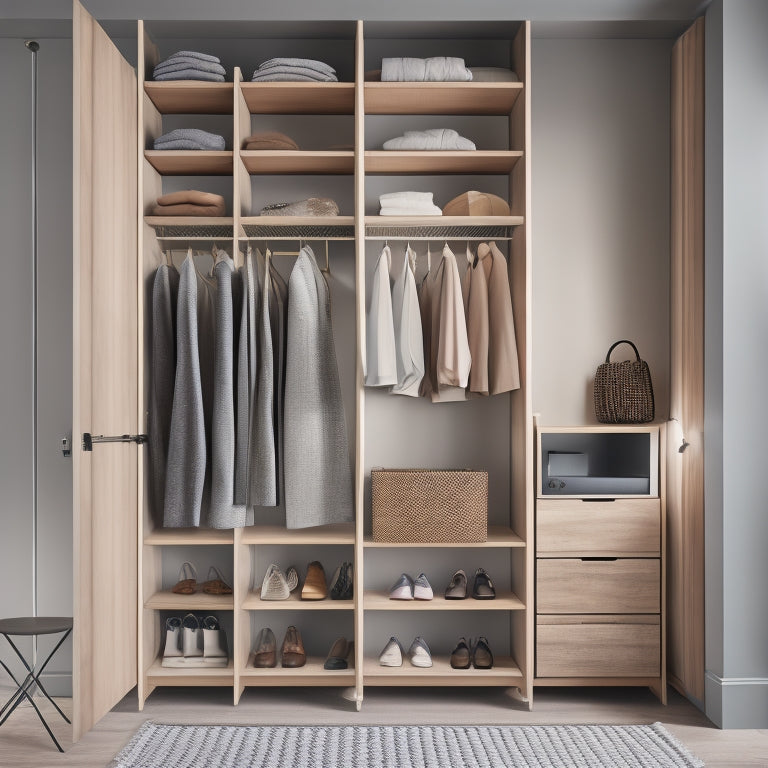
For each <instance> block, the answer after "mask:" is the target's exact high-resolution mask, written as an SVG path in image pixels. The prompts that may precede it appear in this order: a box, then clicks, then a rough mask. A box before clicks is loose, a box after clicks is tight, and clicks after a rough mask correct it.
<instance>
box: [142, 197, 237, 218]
mask: <svg viewBox="0 0 768 768" xmlns="http://www.w3.org/2000/svg"><path fill="white" fill-rule="evenodd" d="M152 215H153V216H225V215H226V214H225V209H224V202H223V201H222V203H221V205H194V204H192V203H178V204H177V205H156V206H155V207H154V210H153V211H152Z"/></svg>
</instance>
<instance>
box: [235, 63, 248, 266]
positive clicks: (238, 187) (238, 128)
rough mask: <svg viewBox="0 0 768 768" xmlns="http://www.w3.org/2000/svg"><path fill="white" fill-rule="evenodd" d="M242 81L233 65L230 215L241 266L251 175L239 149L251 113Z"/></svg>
mask: <svg viewBox="0 0 768 768" xmlns="http://www.w3.org/2000/svg"><path fill="white" fill-rule="evenodd" d="M242 82H243V73H242V71H241V69H240V67H235V75H234V104H233V108H232V117H233V120H234V126H233V131H232V154H233V158H232V160H233V169H234V170H233V173H234V190H233V196H232V209H233V210H232V215H233V216H234V238H235V245H234V248H233V250H234V253H233V254H232V255H233V258H234V259H235V265H236V266H238V267H240V266H242V264H241V262H240V256H239V252H238V250H239V249H238V245H239V241H238V238H240V237H243V236H244V235H245V232H244V230H243V225H242V223H241V219H242V218H243V216H250V214H251V175H250V174H249V173H248V171H247V169H246V168H245V165H244V164H243V161H242V159H241V157H240V149H241V148H242V146H243V140H244V139H245V138H246V137H247V136H250V134H251V113H250V110H249V109H248V105H247V104H246V103H245V97H244V96H243V90H242V88H241V87H240V84H241V83H242Z"/></svg>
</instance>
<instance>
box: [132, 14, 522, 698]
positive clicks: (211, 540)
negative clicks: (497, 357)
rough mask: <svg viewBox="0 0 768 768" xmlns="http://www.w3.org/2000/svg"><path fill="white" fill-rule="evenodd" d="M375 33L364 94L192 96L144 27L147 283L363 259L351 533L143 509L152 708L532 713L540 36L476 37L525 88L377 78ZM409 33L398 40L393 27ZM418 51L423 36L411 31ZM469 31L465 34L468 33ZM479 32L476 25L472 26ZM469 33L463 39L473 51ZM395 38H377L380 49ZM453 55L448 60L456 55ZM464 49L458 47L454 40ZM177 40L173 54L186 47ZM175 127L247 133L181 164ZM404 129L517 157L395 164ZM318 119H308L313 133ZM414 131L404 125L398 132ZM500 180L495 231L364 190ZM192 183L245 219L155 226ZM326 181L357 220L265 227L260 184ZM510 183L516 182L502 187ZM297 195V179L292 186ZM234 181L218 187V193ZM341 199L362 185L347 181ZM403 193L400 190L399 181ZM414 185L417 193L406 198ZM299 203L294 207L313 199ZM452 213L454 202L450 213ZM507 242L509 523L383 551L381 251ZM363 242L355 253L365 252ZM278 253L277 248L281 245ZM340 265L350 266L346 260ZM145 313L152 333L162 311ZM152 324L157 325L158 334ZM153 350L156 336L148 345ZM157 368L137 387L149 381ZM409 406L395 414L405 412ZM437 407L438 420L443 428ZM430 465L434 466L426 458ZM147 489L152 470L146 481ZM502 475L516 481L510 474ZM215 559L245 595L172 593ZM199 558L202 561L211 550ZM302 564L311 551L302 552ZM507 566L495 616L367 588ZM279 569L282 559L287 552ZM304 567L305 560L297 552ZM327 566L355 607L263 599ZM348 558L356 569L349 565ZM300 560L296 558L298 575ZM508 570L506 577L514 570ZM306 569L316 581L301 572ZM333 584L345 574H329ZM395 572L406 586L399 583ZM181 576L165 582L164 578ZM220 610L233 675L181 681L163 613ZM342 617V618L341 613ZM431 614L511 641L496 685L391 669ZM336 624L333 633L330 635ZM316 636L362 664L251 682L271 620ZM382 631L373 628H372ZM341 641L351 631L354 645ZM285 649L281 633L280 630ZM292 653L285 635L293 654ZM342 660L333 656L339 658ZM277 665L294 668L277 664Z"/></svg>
mask: <svg viewBox="0 0 768 768" xmlns="http://www.w3.org/2000/svg"><path fill="white" fill-rule="evenodd" d="M368 26H369V24H368V23H366V24H365V25H363V23H362V22H358V23H357V24H354V23H352V22H350V23H348V28H349V38H348V39H347V40H346V43H349V45H350V50H351V46H352V45H354V51H355V53H354V79H353V81H351V82H339V83H307V82H301V83H298V82H293V83H278V82H270V83H258V82H256V83H252V82H246V81H244V80H243V74H242V72H243V70H241V69H240V68H238V67H235V70H234V74H233V82H227V83H202V82H195V81H180V82H157V83H155V82H152V81H149V80H147V79H146V77H147V76H148V75H151V71H152V67H153V66H154V64H155V63H156V62H157V61H158V60H159V58H160V56H159V52H158V48H157V46H156V45H155V43H154V42H153V41H152V39H151V35H150V32H149V25H148V26H147V28H145V26H144V24H143V23H142V22H139V34H138V40H139V57H138V60H139V68H138V69H139V126H140V130H139V137H138V164H139V167H138V171H139V173H138V195H139V211H140V221H139V222H138V229H139V265H140V267H139V268H140V274H141V276H142V279H143V280H144V281H145V283H146V281H148V280H149V279H150V278H151V276H152V275H153V274H154V271H155V269H156V268H157V266H158V265H159V264H160V263H161V261H162V258H163V255H162V251H163V249H165V248H174V249H183V248H185V247H186V246H187V245H195V246H196V247H199V248H201V249H204V248H206V247H210V245H211V244H213V243H214V242H215V243H216V244H217V246H218V247H223V248H227V249H231V251H230V252H231V253H232V254H233V256H234V259H235V264H236V266H240V265H241V264H242V253H243V251H244V250H245V249H246V247H247V246H248V245H249V244H250V242H251V241H261V242H267V243H268V244H269V243H270V241H271V240H286V241H299V240H302V241H305V242H306V241H307V240H328V241H346V242H348V243H349V244H350V245H346V246H345V247H346V248H347V249H348V250H349V251H350V252H351V253H354V265H352V264H349V265H348V266H349V269H350V272H351V271H352V267H353V266H354V273H353V274H354V287H353V289H352V290H354V303H353V312H354V325H355V338H356V347H355V350H354V366H355V387H354V406H353V407H352V408H351V409H348V418H349V414H350V413H353V414H354V432H353V434H354V439H353V442H354V457H353V459H354V477H355V510H356V519H355V522H354V523H350V524H345V525H336V526H323V527H320V528H312V529H302V530H287V529H286V528H284V527H282V526H280V525H275V524H273V523H272V522H271V521H268V522H264V524H261V525H255V526H251V527H247V528H243V529H237V530H234V531H231V530H229V531H219V530H211V529H206V528H201V529H163V528H159V527H157V526H156V524H155V523H154V522H153V520H152V519H151V517H150V513H149V510H148V505H147V504H146V503H145V505H144V507H145V509H144V513H143V518H142V520H141V522H140V526H139V531H138V536H139V538H138V544H139V574H140V583H139V595H138V605H139V702H140V706H143V703H144V701H145V700H146V698H147V696H148V695H149V694H150V693H151V692H152V690H153V689H154V688H155V687H157V686H166V685H168V686H198V685H199V686H225V687H232V689H233V698H234V702H235V703H237V702H238V701H239V699H240V696H241V695H242V693H243V692H244V690H245V689H246V688H249V687H258V686H277V685H288V686H339V687H350V688H353V689H354V698H355V700H356V705H357V708H358V709H359V708H360V706H361V705H362V702H363V697H364V692H365V686H367V685H375V686H393V685H404V686H413V685H425V686H429V685H439V686H468V685H473V686H483V685H488V686H509V687H515V688H519V689H520V693H521V697H522V698H523V699H527V700H528V702H529V704H530V701H531V696H532V680H533V550H532V540H533V511H532V498H533V474H532V473H533V469H532V467H533V462H532V458H531V456H532V446H533V436H532V422H531V403H530V386H529V382H528V376H529V375H530V374H529V372H530V321H529V316H530V280H531V269H530V232H529V227H528V223H529V220H530V90H529V80H530V74H529V73H530V55H529V50H530V40H529V38H530V29H529V24H528V23H526V22H523V23H509V22H504V23H502V24H500V25H493V24H489V23H481V22H478V23H476V24H475V25H474V27H472V28H473V29H476V30H477V34H478V36H479V37H480V38H490V39H498V40H501V41H502V42H503V43H504V46H505V50H506V51H507V54H506V55H507V56H508V57H509V63H510V64H511V65H512V68H513V69H514V70H515V71H516V72H517V73H518V75H519V76H520V78H521V80H520V82H504V83H484V82H478V83H382V82H367V81H365V79H364V71H365V69H366V67H365V40H366V29H367V28H368ZM395 26H397V25H395ZM401 26H402V35H403V38H405V37H408V36H409V35H408V25H407V24H403V25H401ZM463 26H466V25H463ZM470 26H472V25H471V24H470ZM370 28H371V35H372V38H373V39H377V36H379V35H380V37H382V38H387V37H388V36H390V35H395V36H396V35H397V33H396V32H392V31H391V30H390V28H389V27H386V25H384V27H382V29H381V30H379V31H377V28H376V24H375V23H370ZM467 34H468V33H467V31H466V29H462V31H461V34H460V35H457V37H459V38H466V37H467ZM380 42H381V40H380V39H379V40H378V43H380ZM450 42H451V40H448V41H447V43H446V47H447V48H449V47H450ZM453 42H455V41H453ZM177 43H178V41H177V40H176V41H174V45H176V44H177ZM164 115H191V116H195V115H229V116H231V119H232V137H233V141H232V150H228V151H224V152H191V151H187V152H171V151H155V150H150V149H147V147H151V146H152V139H154V138H156V137H157V136H158V135H160V134H161V133H162V121H163V116H164ZM329 115H331V116H345V115H346V116H349V118H350V119H351V120H353V121H354V147H355V148H354V150H353V151H349V150H346V151H339V150H303V149H302V150H298V151H283V150H273V151H253V150H244V149H243V148H242V147H243V140H244V139H245V138H246V137H247V136H248V135H250V134H251V132H252V131H253V130H254V126H255V125H257V124H258V123H259V121H260V120H262V119H263V118H264V116H282V119H284V121H285V126H286V129H287V130H288V131H289V133H290V125H291V119H292V116H318V118H319V119H322V117H323V116H329ZM392 115H401V116H402V115H444V116H480V117H482V118H483V119H485V118H487V117H493V118H494V119H498V120H506V121H507V124H508V126H509V142H508V143H507V146H506V148H505V149H501V150H488V149H478V150H475V151H472V152H456V151H437V152H427V151H423V152H421V151H420V152H410V151H404V152H403V151H383V150H379V149H366V143H365V135H366V117H373V118H374V119H378V118H379V116H381V117H383V118H385V119H386V116H392ZM300 119H305V118H300ZM401 122H404V121H401ZM467 174H472V175H483V176H492V177H494V178H495V181H496V182H497V183H502V184H505V183H507V182H506V179H508V188H509V195H508V197H509V200H510V201H511V213H510V215H509V216H495V217H478V216H466V217H452V216H445V217H443V216H413V217H399V216H398V217H383V216H378V215H375V214H374V213H373V212H370V211H369V212H366V182H368V183H369V184H370V183H373V180H376V182H375V183H379V180H380V179H381V177H385V178H384V179H383V181H384V182H387V181H389V179H388V178H386V177H408V178H409V179H414V180H415V179H418V177H420V176H441V177H443V176H455V175H462V176H463V175H467ZM172 176H190V177H193V180H194V179H199V180H198V182H197V183H198V184H200V188H201V189H205V188H206V187H205V184H207V183H209V182H208V177H211V176H219V177H224V178H225V179H228V180H227V181H225V182H224V183H226V184H231V209H230V200H228V201H227V202H228V205H227V213H228V215H227V216H225V217H216V218H196V217H157V216H152V215H149V214H150V212H151V210H152V206H153V204H154V201H155V200H156V198H157V197H158V196H159V195H160V194H161V193H162V192H163V184H164V179H165V180H166V183H168V177H172ZM282 176H312V177H318V178H319V179H320V182H319V183H321V184H322V183H323V177H349V184H350V188H353V191H354V195H353V202H354V204H353V206H352V210H342V211H341V215H339V216H331V217H303V218H302V217H286V216H262V215H259V209H260V205H257V204H256V202H255V200H256V197H257V195H256V194H255V193H254V190H256V191H257V192H258V190H259V189H260V187H259V185H262V184H269V183H272V182H269V181H268V180H264V179H262V177H270V178H271V177H282ZM504 177H506V179H505V178H504ZM288 181H291V180H290V179H289V180H288ZM219 183H221V182H220V180H219ZM339 183H344V184H345V183H347V182H346V181H344V180H342V181H340V182H339ZM392 183H396V182H394V181H393V182H392ZM403 183H406V182H403ZM299 197H301V195H297V197H296V198H295V199H298V198H299ZM442 202H445V201H442ZM398 237H399V238H411V237H412V238H413V239H416V240H418V239H432V238H434V239H437V240H439V239H445V240H455V241H463V240H464V239H465V238H466V239H473V240H480V239H481V238H488V239H494V238H498V239H499V240H500V241H505V242H508V243H509V260H510V279H511V283H512V290H513V304H514V307H515V326H516V330H517V338H518V353H519V358H520V364H521V380H522V387H521V389H520V390H518V391H516V392H514V393H512V394H511V395H509V396H505V397H508V402H509V407H508V411H509V415H510V419H509V422H510V423H509V424H508V425H506V424H501V425H499V429H503V430H505V433H508V443H509V445H510V456H511V458H510V461H509V464H508V466H505V467H504V468H503V472H502V473H500V476H499V478H498V480H497V482H498V483H502V484H506V485H508V492H506V496H505V498H508V503H507V505H506V507H505V508H504V509H503V510H501V511H500V512H498V513H497V514H496V515H495V517H494V519H493V520H492V524H491V525H489V530H488V539H487V541H485V542H482V543H445V544H420V543H411V544H408V543H406V544H402V543H398V544H394V543H388V542H380V541H374V540H373V539H372V537H371V535H370V531H369V529H370V525H369V521H370V499H369V498H368V497H367V491H366V475H367V472H368V465H367V459H366V408H367V406H366V400H367V393H366V391H365V389H364V387H363V375H362V367H363V354H364V338H365V308H366V259H367V258H368V259H369V258H370V253H371V252H370V251H369V252H368V254H367V253H366V249H367V248H373V247H375V245H374V241H379V240H384V239H387V238H392V239H395V238H398ZM352 244H353V245H352ZM270 247H273V246H271V245H270ZM335 258H339V257H338V256H336V257H335ZM143 301H144V299H143V298H142V299H140V306H139V313H140V317H145V316H146V312H147V308H146V307H145V306H144V304H143ZM144 322H145V323H146V321H144ZM143 333H144V334H145V335H146V330H145V331H143ZM147 369H148V363H147V362H146V360H144V361H142V363H141V371H140V375H141V377H142V378H143V379H144V380H145V382H146V380H147V377H148V375H149V372H148V370H147ZM393 402H394V401H393ZM445 412H446V411H444V410H442V411H441V409H440V408H438V409H436V411H435V413H436V414H440V413H445ZM420 462H421V463H422V465H423V466H428V465H429V463H430V457H429V456H421V457H420ZM144 474H145V477H146V474H147V473H146V471H145V472H144ZM502 475H503V476H502ZM190 546H191V547H195V548H196V550H199V551H200V554H199V555H198V557H199V559H200V561H201V562H205V557H206V556H207V551H206V550H205V548H211V550H210V551H211V552H214V551H215V552H217V553H222V552H225V553H227V554H226V557H227V558H228V559H227V568H228V569H229V570H228V572H227V574H226V575H227V576H228V575H229V573H231V574H232V582H231V583H232V587H233V591H234V594H233V595H230V596H224V597H222V596H209V595H203V594H195V595H191V596H184V595H175V594H173V593H172V592H170V591H169V587H170V586H171V585H170V584H168V583H164V581H163V578H164V577H163V575H164V573H165V572H167V571H168V567H167V564H166V567H165V568H164V567H163V566H164V558H174V557H175V558H177V559H178V558H181V557H182V553H183V548H184V547H190ZM201 548H202V549H201ZM294 548H296V549H294ZM418 550H428V551H429V553H430V555H432V556H436V557H441V556H443V555H441V553H444V554H445V557H446V558H448V557H454V556H455V555H456V553H457V552H459V551H464V555H462V557H465V558H468V557H479V558H480V557H485V556H488V557H489V558H502V559H503V561H504V562H505V563H506V562H508V563H509V569H508V570H509V572H508V573H503V574H500V575H498V576H496V577H495V581H496V582H497V590H498V594H497V597H496V599H495V600H492V601H478V600H473V599H471V598H468V599H467V600H462V601H446V600H445V599H444V598H443V597H442V595H441V594H439V593H438V592H439V589H438V587H439V585H435V584H433V586H434V587H435V591H436V596H435V598H434V600H432V601H428V602H421V601H413V602H411V601H408V602H405V603H401V602H399V601H391V600H389V599H388V596H387V593H386V592H384V591H383V590H382V589H381V587H382V586H383V585H382V584H379V583H377V584H375V585H374V584H373V581H372V580H370V579H369V578H367V577H368V576H369V575H370V574H369V570H368V567H367V566H368V563H371V562H374V561H375V560H376V558H378V559H379V560H382V559H386V558H389V557H392V558H395V559H396V558H398V557H404V556H406V555H407V554H409V553H410V554H413V555H418ZM276 553H277V554H276ZM294 553H295V554H294ZM309 553H313V554H311V557H317V558H318V559H320V560H321V561H323V560H324V556H325V555H326V553H332V554H328V555H327V564H328V565H330V563H331V562H336V561H338V560H340V559H341V557H342V556H343V557H344V559H345V560H348V561H352V562H353V563H354V568H355V577H354V578H355V585H354V587H355V595H354V598H353V599H352V600H348V601H334V600H330V599H326V600H322V601H302V600H301V599H300V598H299V596H298V594H293V595H292V596H291V597H290V598H289V599H288V600H285V601H263V600H261V599H260V596H259V592H258V587H259V584H260V581H259V580H260V578H261V576H262V575H263V573H264V570H265V567H266V562H267V560H266V558H280V562H281V563H283V564H285V565H287V564H289V562H297V565H299V566H301V562H300V560H299V559H298V558H301V557H304V556H308V557H309V556H310V554H309ZM339 553H342V554H339ZM294 557H296V558H297V560H296V561H294V559H293V558H294ZM505 567H506V566H505ZM299 570H300V571H301V570H302V569H301V567H300V569H299ZM327 576H328V577H329V578H330V576H331V573H330V572H327ZM394 576H396V574H393V577H394ZM166 578H167V577H166ZM186 610H193V611H196V610H200V611H218V612H219V613H220V615H222V616H224V617H225V622H228V624H227V626H228V628H229V627H231V635H230V634H229V632H228V642H229V648H230V652H231V659H230V663H229V666H228V667H227V668H224V669H221V668H219V669H217V668H195V669H181V670H180V669H173V668H169V669H166V668H163V667H162V666H161V656H162V642H163V636H164V632H163V624H162V622H163V621H164V615H163V614H164V612H167V611H186ZM328 611H330V612H332V613H331V615H330V616H328V615H327V612H328ZM421 613H424V614H427V618H428V619H429V620H430V621H433V620H435V621H438V620H440V621H450V620H453V619H454V618H456V619H457V620H459V618H460V617H461V616H469V617H470V619H469V620H470V621H471V622H473V623H477V625H478V626H480V625H481V623H482V622H483V621H486V620H488V621H493V622H496V623H497V624H498V623H499V622H501V623H502V624H503V625H504V626H505V627H506V629H505V638H504V642H503V643H500V644H499V647H498V649H497V648H494V654H495V655H496V653H497V651H498V655H497V657H496V662H495V666H494V668H493V669H491V670H477V669H474V668H472V669H468V670H454V669H451V668H450V665H449V660H448V656H447V654H446V653H445V652H444V650H443V649H437V650H436V652H435V653H434V656H433V667H432V668H430V669H420V668H416V667H412V666H411V665H410V664H409V663H408V661H407V660H406V661H405V662H404V665H403V666H402V667H399V668H384V667H381V666H379V664H378V661H377V658H376V657H375V656H373V650H372V649H373V647H374V646H379V645H381V644H382V642H383V640H384V639H385V638H382V637H380V636H378V634H377V635H376V636H375V637H374V636H373V629H370V628H371V627H372V626H373V624H372V622H374V620H375V618H376V617H379V618H382V619H389V617H392V619H393V621H400V620H401V619H403V617H406V618H409V617H410V618H412V617H417V616H418V615H419V614H421ZM329 619H331V621H330V622H329ZM299 620H301V622H306V627H307V628H308V629H307V632H306V633H305V642H307V636H308V635H310V634H311V630H312V628H316V627H318V626H321V625H324V624H333V625H334V626H335V625H336V624H339V625H343V626H344V627H347V628H348V629H349V632H348V634H347V637H348V639H354V642H355V652H354V658H352V657H350V659H349V669H347V670H341V671H328V670H325V669H324V668H323V662H324V657H322V656H321V655H320V653H321V650H320V649H319V648H318V647H313V648H310V647H307V651H308V659H307V663H306V665H305V666H304V667H301V668H298V669H283V668H281V667H280V666H278V667H276V668H274V669H256V668H254V667H253V656H252V650H253V642H254V640H255V632H256V626H257V625H258V622H262V624H261V625H262V626H267V622H270V623H272V622H274V626H275V627H280V626H281V625H280V622H295V623H296V624H297V626H298V622H299ZM367 627H368V629H367ZM339 631H341V630H339ZM276 634H278V630H277V629H276ZM279 640H280V637H279V636H278V642H279ZM326 650H327V649H326ZM278 664H279V660H278Z"/></svg>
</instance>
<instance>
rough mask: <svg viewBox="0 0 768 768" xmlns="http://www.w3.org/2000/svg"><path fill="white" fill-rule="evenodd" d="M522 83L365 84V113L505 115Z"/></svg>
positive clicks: (519, 92) (520, 91) (520, 90)
mask: <svg viewBox="0 0 768 768" xmlns="http://www.w3.org/2000/svg"><path fill="white" fill-rule="evenodd" d="M522 91H523V84H522V83H389V82H387V83H378V82H368V83H366V84H365V111H366V114H368V115H508V114H509V113H510V112H511V111H512V108H513V106H514V105H515V104H516V103H517V101H518V97H519V96H520V94H521V93H522Z"/></svg>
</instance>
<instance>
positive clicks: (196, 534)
mask: <svg viewBox="0 0 768 768" xmlns="http://www.w3.org/2000/svg"><path fill="white" fill-rule="evenodd" d="M234 540H235V536H234V533H233V532H232V531H231V530H218V529H216V528H157V529H155V530H154V531H152V532H151V533H148V534H147V535H146V536H145V537H144V543H145V544H147V545H150V546H159V547H166V546H175V545H178V546H190V545H192V546H197V545H201V546H202V545H214V544H224V545H226V544H232V543H233V542H234Z"/></svg>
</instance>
